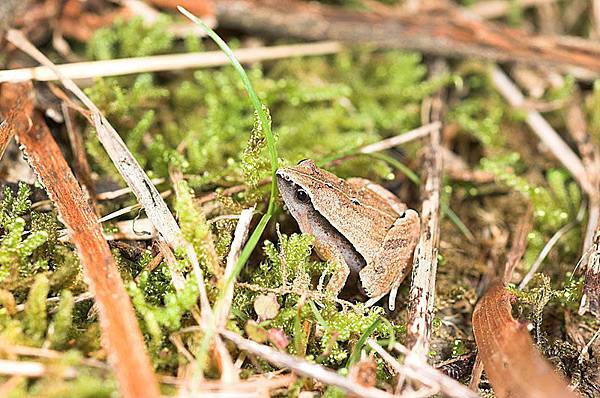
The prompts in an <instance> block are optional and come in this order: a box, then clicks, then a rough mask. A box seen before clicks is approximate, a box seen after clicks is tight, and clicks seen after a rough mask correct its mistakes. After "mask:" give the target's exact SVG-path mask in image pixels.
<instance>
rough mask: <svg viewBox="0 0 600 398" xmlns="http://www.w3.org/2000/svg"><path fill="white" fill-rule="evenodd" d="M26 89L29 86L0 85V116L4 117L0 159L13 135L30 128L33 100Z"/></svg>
mask: <svg viewBox="0 0 600 398" xmlns="http://www.w3.org/2000/svg"><path fill="white" fill-rule="evenodd" d="M27 87H30V84H28V83H21V84H15V85H12V86H7V85H0V114H2V116H4V117H5V120H4V121H3V122H2V124H0V159H2V156H3V155H4V151H5V150H6V147H7V146H8V143H9V142H10V139H11V138H12V137H13V135H15V133H16V132H17V131H21V132H25V131H29V129H30V128H31V119H30V115H31V114H32V112H33V98H32V92H31V91H30V90H27Z"/></svg>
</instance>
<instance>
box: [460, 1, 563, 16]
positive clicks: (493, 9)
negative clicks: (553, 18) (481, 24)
mask: <svg viewBox="0 0 600 398" xmlns="http://www.w3.org/2000/svg"><path fill="white" fill-rule="evenodd" d="M555 2H556V0H520V1H519V3H518V5H517V7H519V8H529V7H536V6H539V5H543V4H552V3H555ZM513 7H515V5H514V4H513V3H511V2H510V1H507V0H488V1H480V2H477V3H475V4H473V5H472V6H470V7H469V8H468V10H469V11H471V12H472V13H474V14H476V15H478V16H480V17H481V18H486V19H492V18H499V17H502V16H505V15H506V14H508V13H509V12H510V11H511V10H512V9H513Z"/></svg>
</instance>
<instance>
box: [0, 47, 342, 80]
mask: <svg viewBox="0 0 600 398" xmlns="http://www.w3.org/2000/svg"><path fill="white" fill-rule="evenodd" d="M342 48H343V47H342V45H341V44H340V43H338V42H334V41H322V42H316V43H309V44H292V45H285V46H273V47H258V48H242V49H239V50H234V51H233V53H234V54H235V56H236V58H237V59H238V60H239V61H240V63H252V62H259V61H267V60H274V59H282V58H290V57H304V56H314V55H326V54H335V53H337V52H340V51H341V50H342ZM38 61H39V60H38ZM229 62H230V61H229V59H228V58H227V56H226V55H225V53H223V52H222V51H207V52H197V53H186V54H170V55H155V56H150V57H137V58H121V59H111V60H106V61H91V62H75V63H70V64H62V65H56V69H54V68H51V67H49V66H38V67H35V68H22V69H8V70H0V83H1V82H17V81H24V80H38V81H51V80H62V79H64V78H66V79H72V80H80V79H90V78H96V77H106V76H122V75H128V74H134V73H145V72H160V71H174V70H181V69H198V68H210V67H215V66H223V65H229Z"/></svg>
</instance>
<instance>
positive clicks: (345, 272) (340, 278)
mask: <svg viewBox="0 0 600 398" xmlns="http://www.w3.org/2000/svg"><path fill="white" fill-rule="evenodd" d="M277 186H278V188H279V191H280V193H281V196H282V198H283V201H284V202H285V204H286V206H287V208H288V209H289V211H290V213H291V214H292V216H293V217H294V218H295V219H296V221H297V222H298V225H299V226H300V230H301V231H302V232H304V233H307V234H311V235H313V236H314V237H315V249H316V251H317V254H318V255H319V257H321V258H322V259H324V260H330V261H334V262H336V263H338V264H340V266H341V269H340V270H339V271H337V272H335V273H334V274H333V275H332V277H331V279H330V281H329V283H328V285H327V289H328V290H330V291H332V292H334V293H335V294H336V295H337V294H339V293H340V291H341V290H342V288H343V287H344V286H345V285H346V282H347V281H348V282H350V283H352V282H354V283H356V284H358V287H359V289H362V291H364V293H365V294H366V295H367V296H368V297H370V299H369V300H368V301H367V304H368V305H372V304H374V303H375V302H377V301H378V300H379V299H380V298H381V297H382V296H384V295H385V294H387V293H390V297H389V308H390V310H393V309H394V306H395V301H396V294H397V291H398V287H399V286H400V283H401V282H402V280H403V279H404V278H405V277H406V275H407V274H408V272H409V271H410V269H411V266H412V257H413V252H414V250H415V246H416V244H417V240H418V237H419V229H420V219H419V215H418V213H417V212H416V211H414V210H412V209H408V208H407V207H406V205H405V204H404V203H402V202H401V201H400V200H399V199H398V198H397V197H396V196H395V195H394V194H392V193H391V192H389V191H388V190H386V189H385V188H383V187H382V186H380V185H377V184H375V183H373V182H371V181H369V180H366V179H362V178H350V179H348V180H343V179H341V178H339V177H337V176H336V175H334V174H332V173H330V172H328V171H325V170H323V169H320V168H319V167H317V166H316V165H315V163H314V162H313V161H312V160H304V161H302V162H300V163H299V164H298V165H297V166H294V167H288V168H283V169H279V170H278V171H277Z"/></svg>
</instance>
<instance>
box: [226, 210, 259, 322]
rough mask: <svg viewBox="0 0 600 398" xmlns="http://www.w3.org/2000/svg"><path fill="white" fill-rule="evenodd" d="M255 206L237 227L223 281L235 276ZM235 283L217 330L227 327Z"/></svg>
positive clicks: (242, 213)
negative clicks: (234, 272) (235, 269)
mask: <svg viewBox="0 0 600 398" xmlns="http://www.w3.org/2000/svg"><path fill="white" fill-rule="evenodd" d="M255 209H256V207H255V206H253V207H250V208H248V209H244V210H242V212H241V214H240V216H239V220H238V223H237V226H236V227H235V232H234V234H233V242H231V247H230V248H229V254H228V255H227V263H226V265H225V273H224V275H223V280H224V281H226V280H228V279H229V278H230V277H231V275H232V274H233V271H234V268H235V265H236V263H237V261H238V259H239V257H240V254H241V253H242V249H243V246H244V243H245V242H246V239H247V238H248V232H249V231H250V223H251V222H252V216H253V215H254V210H255ZM232 282H233V283H231V284H229V286H228V289H227V291H226V292H225V293H224V296H223V304H222V306H221V311H220V313H218V314H216V316H217V329H222V328H224V327H225V324H226V323H227V318H228V317H229V311H230V309H231V303H232V301H233V288H234V285H235V280H233V281H232Z"/></svg>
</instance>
